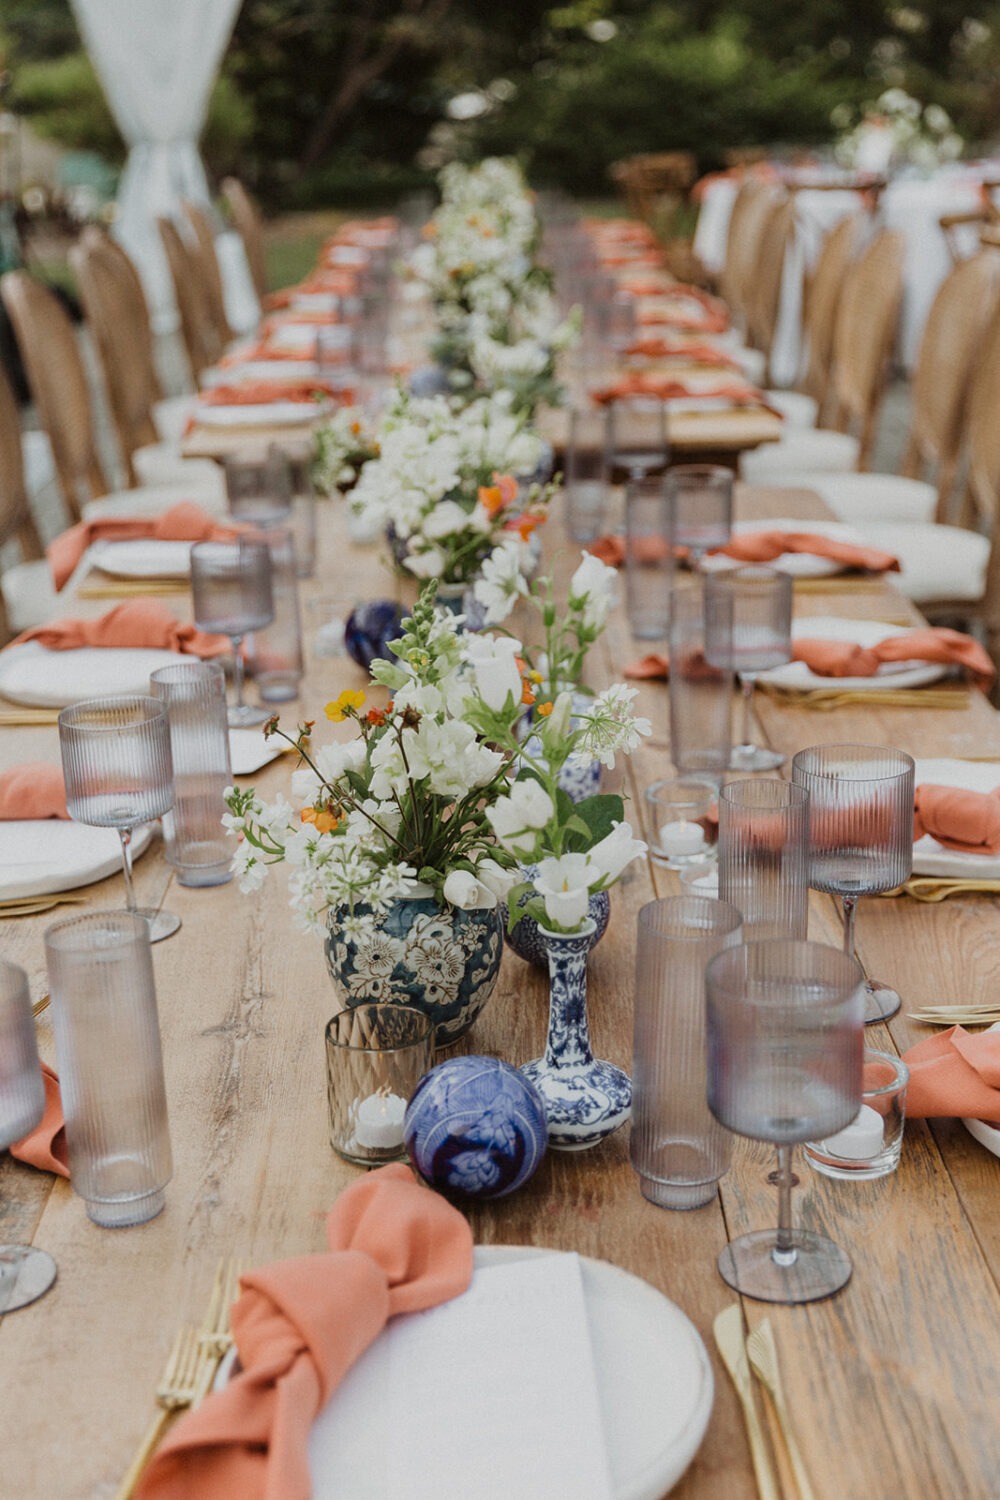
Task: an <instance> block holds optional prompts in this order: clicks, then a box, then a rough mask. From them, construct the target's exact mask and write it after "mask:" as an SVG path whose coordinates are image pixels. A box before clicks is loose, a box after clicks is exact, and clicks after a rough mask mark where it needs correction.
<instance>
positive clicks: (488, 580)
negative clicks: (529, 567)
mask: <svg viewBox="0 0 1000 1500" xmlns="http://www.w3.org/2000/svg"><path fill="white" fill-rule="evenodd" d="M522 557H523V549H522V546H521V543H520V542H519V541H517V542H513V541H505V542H503V543H502V544H501V545H500V546H499V547H494V549H493V551H492V552H491V553H490V555H489V557H487V558H486V559H485V560H484V562H483V565H482V568H481V569H480V575H481V576H480V577H479V578H477V579H476V582H475V584H474V585H473V589H472V592H473V595H474V597H475V599H476V602H477V603H478V604H481V605H482V606H483V608H484V609H485V611H486V624H487V625H500V624H502V623H503V621H504V620H506V618H507V616H508V615H509V614H510V612H511V610H512V609H513V608H514V605H515V604H516V603H517V600H518V599H519V598H521V597H523V596H524V595H526V594H527V592H528V584H527V580H526V579H525V577H524V574H523V573H522V572H521V568H522V566H523V564H522Z"/></svg>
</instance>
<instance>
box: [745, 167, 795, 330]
mask: <svg viewBox="0 0 1000 1500" xmlns="http://www.w3.org/2000/svg"><path fill="white" fill-rule="evenodd" d="M794 233H795V200H794V199H793V198H790V197H779V196H775V197H774V198H772V200H771V202H770V204H769V206H768V210H767V213H766V215H765V217H764V224H763V228H762V229H761V233H760V238H759V241H758V252H757V271H756V275H755V276H754V277H753V278H752V280H751V281H750V285H749V289H748V305H747V328H748V331H749V334H750V339H751V342H752V343H753V345H754V347H755V348H757V349H761V350H763V352H764V353H765V354H766V355H767V356H768V357H769V358H770V354H771V349H772V346H773V344H774V335H775V331H776V329H777V326H778V309H779V307H780V304H781V283H782V278H783V276H784V270H785V255H786V253H787V251H788V247H789V245H790V243H791V239H792V236H793V234H794Z"/></svg>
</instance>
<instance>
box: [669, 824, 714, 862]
mask: <svg viewBox="0 0 1000 1500" xmlns="http://www.w3.org/2000/svg"><path fill="white" fill-rule="evenodd" d="M706 843H707V840H706V838H705V830H704V829H703V828H702V826H701V824H700V823H689V822H688V821H687V819H686V818H679V819H678V820H677V821H676V822H673V823H663V824H662V825H661V827H660V848H661V849H662V851H663V853H664V854H666V855H668V856H671V855H673V856H683V857H687V856H689V855H692V854H698V853H700V852H701V850H702V849H704V847H705V844H706Z"/></svg>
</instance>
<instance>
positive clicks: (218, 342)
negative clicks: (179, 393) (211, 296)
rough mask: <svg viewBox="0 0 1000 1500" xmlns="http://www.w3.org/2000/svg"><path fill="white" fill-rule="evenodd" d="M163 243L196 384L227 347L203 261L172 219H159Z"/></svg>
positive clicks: (183, 339) (182, 334) (182, 335)
mask: <svg viewBox="0 0 1000 1500" xmlns="http://www.w3.org/2000/svg"><path fill="white" fill-rule="evenodd" d="M156 224H157V228H158V229H159V231H160V240H161V242H162V244H163V249H164V253H165V255H166V257H167V265H168V267H169V269H170V280H171V282H172V283H173V288H174V300H175V301H176V303H177V312H178V315H179V317H180V321H181V339H182V341H183V344H184V349H185V352H186V354H187V357H188V364H189V365H190V366H191V376H192V379H193V380H194V382H195V384H197V382H198V377H199V375H200V374H201V372H202V371H203V370H207V369H208V367H209V365H214V364H215V362H216V361H217V360H218V359H219V358H220V356H221V354H222V352H223V349H224V347H225V345H224V343H223V341H222V339H221V338H220V337H219V334H218V332H217V330H216V326H215V323H214V321H213V319H212V315H211V312H210V310H209V306H208V298H207V292H206V289H205V285H204V281H203V277H202V272H201V263H200V261H198V262H196V261H195V257H194V255H193V254H192V253H191V252H190V251H189V250H188V247H187V245H186V244H185V243H184V240H183V239H182V238H181V234H180V231H179V230H178V228H177V226H176V225H175V224H174V223H173V221H172V220H170V219H157V221H156Z"/></svg>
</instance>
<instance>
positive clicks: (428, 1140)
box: [403, 1056, 548, 1198]
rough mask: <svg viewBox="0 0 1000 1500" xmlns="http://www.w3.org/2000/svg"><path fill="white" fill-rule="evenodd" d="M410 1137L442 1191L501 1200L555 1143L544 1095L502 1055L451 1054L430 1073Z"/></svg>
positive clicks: (415, 1156) (420, 1090) (408, 1122)
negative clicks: (500, 1056) (550, 1139)
mask: <svg viewBox="0 0 1000 1500" xmlns="http://www.w3.org/2000/svg"><path fill="white" fill-rule="evenodd" d="M403 1138H404V1140H405V1142H406V1149H407V1151H408V1152H409V1153H410V1160H411V1161H412V1162H413V1165H414V1166H415V1167H416V1169H417V1171H418V1172H419V1173H420V1175H421V1176H422V1177H424V1178H426V1180H427V1181H428V1182H429V1183H430V1184H431V1186H432V1187H436V1188H440V1189H441V1190H442V1191H443V1192H450V1193H465V1194H467V1195H468V1196H469V1197H475V1198H502V1197H503V1196H504V1194H506V1193H512V1192H513V1191H514V1189H515V1188H519V1187H520V1186H521V1185H522V1183H525V1182H527V1180H528V1178H529V1177H531V1176H532V1174H533V1173H534V1171H535V1170H536V1168H537V1167H538V1164H539V1162H540V1161H541V1159H542V1157H543V1156H544V1155H545V1149H546V1146H547V1145H548V1127H547V1124H546V1119H545V1105H544V1104H543V1103H542V1096H541V1095H540V1094H539V1092H538V1090H537V1089H536V1088H535V1086H534V1084H533V1083H530V1082H529V1080H528V1079H527V1078H525V1076H524V1074H523V1073H521V1072H520V1071H519V1070H518V1069H517V1068H513V1067H511V1065H510V1063H505V1062H501V1061H500V1059H499V1058H497V1057H475V1056H471V1057H450V1058H448V1059H447V1061H445V1062H442V1063H438V1065H437V1067H436V1068H432V1069H431V1070H430V1072H429V1073H426V1074H425V1075H424V1077H423V1078H422V1079H421V1080H420V1082H419V1083H418V1085H417V1088H416V1092H415V1093H414V1095H413V1098H412V1099H411V1100H410V1103H409V1105H408V1107H407V1110H406V1119H405V1121H404V1123H403Z"/></svg>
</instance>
